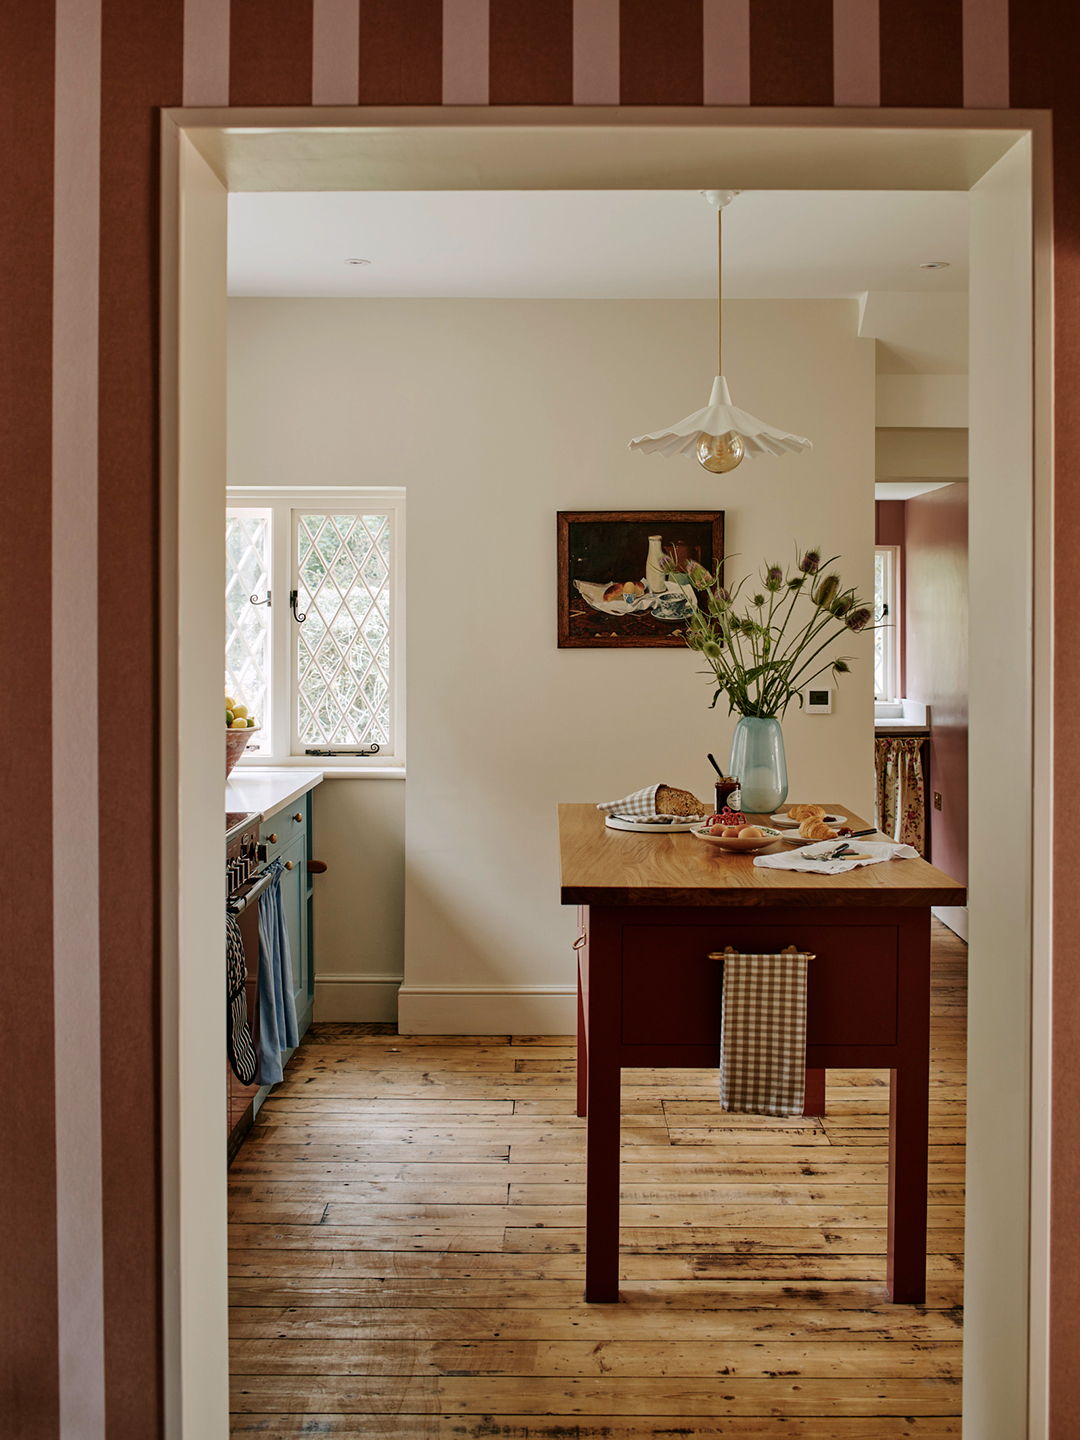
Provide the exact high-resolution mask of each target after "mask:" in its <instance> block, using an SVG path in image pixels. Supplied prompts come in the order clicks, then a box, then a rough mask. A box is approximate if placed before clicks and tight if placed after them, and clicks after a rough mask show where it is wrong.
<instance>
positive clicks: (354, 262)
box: [345, 260, 371, 265]
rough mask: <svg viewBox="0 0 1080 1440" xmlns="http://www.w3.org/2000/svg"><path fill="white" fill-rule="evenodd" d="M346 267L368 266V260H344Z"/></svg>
mask: <svg viewBox="0 0 1080 1440" xmlns="http://www.w3.org/2000/svg"><path fill="white" fill-rule="evenodd" d="M345 264H346V265H370V264H371V261H370V260H346V261H345Z"/></svg>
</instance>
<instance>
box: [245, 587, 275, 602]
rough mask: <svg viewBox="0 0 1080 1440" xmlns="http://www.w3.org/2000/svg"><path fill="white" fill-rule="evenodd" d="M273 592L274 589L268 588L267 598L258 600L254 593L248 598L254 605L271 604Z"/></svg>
mask: <svg viewBox="0 0 1080 1440" xmlns="http://www.w3.org/2000/svg"><path fill="white" fill-rule="evenodd" d="M272 593H273V592H272V591H270V590H267V592H266V599H265V600H256V599H255V596H254V595H249V596H248V599H249V600H250V601H251V603H252V605H269V604H270V596H271V594H272Z"/></svg>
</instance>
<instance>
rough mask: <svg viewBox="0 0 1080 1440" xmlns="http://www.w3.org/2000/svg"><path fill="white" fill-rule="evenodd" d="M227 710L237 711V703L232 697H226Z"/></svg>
mask: <svg viewBox="0 0 1080 1440" xmlns="http://www.w3.org/2000/svg"><path fill="white" fill-rule="evenodd" d="M225 709H226V710H235V709H236V701H235V700H234V699H233V698H232V696H231V695H226V696H225Z"/></svg>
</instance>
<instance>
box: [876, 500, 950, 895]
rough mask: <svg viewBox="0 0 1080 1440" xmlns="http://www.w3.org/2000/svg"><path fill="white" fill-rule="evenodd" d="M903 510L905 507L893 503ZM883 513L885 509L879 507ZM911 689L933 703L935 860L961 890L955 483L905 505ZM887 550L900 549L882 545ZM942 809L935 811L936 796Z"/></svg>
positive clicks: (915, 695)
mask: <svg viewBox="0 0 1080 1440" xmlns="http://www.w3.org/2000/svg"><path fill="white" fill-rule="evenodd" d="M888 503H890V504H896V503H898V502H895V501H893V502H888ZM879 508H880V507H879ZM903 509H904V524H903V533H904V569H905V573H906V578H907V585H906V590H907V599H906V622H907V640H906V646H905V649H906V651H907V689H906V692H905V693H906V694H907V696H908V698H909V699H912V700H919V701H923V702H925V703H927V704H929V705H930V706H931V707H932V709H931V731H930V787H929V788H930V791H931V793H930V794H928V795H927V815H928V817H929V819H930V834H931V855H932V858H933V862H934V864H935V865H936V866H937V867H938V868H939V869H941V870H944V871H945V873H946V874H947V875H951V876H952V877H953V879H954V880H959V881H960V882H961V883H962V884H966V883H967V878H968V854H967V851H968V818H967V803H968V694H967V690H968V683H967V680H968V677H967V666H968V505H967V486H966V485H950V486H949V487H948V489H946V490H935V491H933V492H932V493H931V494H929V495H920V496H918V497H917V498H916V499H914V500H908V501H907V502H906V503H905V504H904V506H903ZM881 543H882V544H897V543H899V542H898V541H896V540H884V539H883V540H882V542H881ZM935 790H937V791H939V792H940V794H941V810H940V811H936V810H934V808H933V794H932V792H933V791H935Z"/></svg>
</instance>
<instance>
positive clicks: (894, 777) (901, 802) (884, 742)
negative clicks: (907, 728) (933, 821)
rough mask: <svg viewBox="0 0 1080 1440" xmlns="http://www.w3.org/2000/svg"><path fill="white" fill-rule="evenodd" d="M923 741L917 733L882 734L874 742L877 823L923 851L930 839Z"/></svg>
mask: <svg viewBox="0 0 1080 1440" xmlns="http://www.w3.org/2000/svg"><path fill="white" fill-rule="evenodd" d="M922 746H923V742H922V741H921V740H920V739H918V738H917V737H915V736H903V737H900V736H897V737H896V738H895V739H893V738H892V737H880V736H879V737H878V738H877V739H876V740H875V742H874V751H875V761H876V765H877V791H876V795H875V800H874V823H875V825H876V826H877V828H878V829H879V830H880V831H881V832H882V834H884V835H888V836H890V837H891V838H892V839H894V840H900V841H902V842H903V843H904V844H905V845H913V846H914V847H915V849H916V850H918V852H919V854H920V855H922V854H923V852H924V849H925V843H926V790H925V786H924V784H923V766H922Z"/></svg>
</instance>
